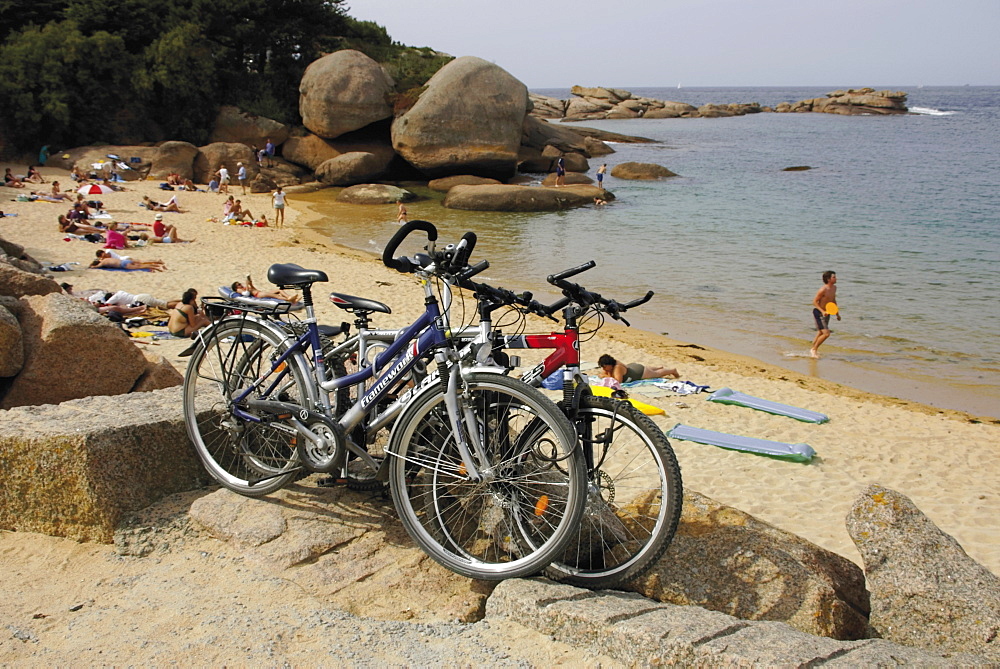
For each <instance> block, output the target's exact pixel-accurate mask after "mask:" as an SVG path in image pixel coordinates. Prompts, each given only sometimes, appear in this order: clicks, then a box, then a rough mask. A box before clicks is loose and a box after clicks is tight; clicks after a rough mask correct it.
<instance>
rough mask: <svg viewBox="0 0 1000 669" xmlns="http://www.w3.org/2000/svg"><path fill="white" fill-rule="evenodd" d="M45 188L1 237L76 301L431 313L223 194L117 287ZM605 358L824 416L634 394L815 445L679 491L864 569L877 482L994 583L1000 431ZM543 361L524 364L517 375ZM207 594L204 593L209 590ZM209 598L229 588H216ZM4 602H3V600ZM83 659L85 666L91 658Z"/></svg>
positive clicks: (683, 357) (710, 454) (126, 205)
mask: <svg viewBox="0 0 1000 669" xmlns="http://www.w3.org/2000/svg"><path fill="white" fill-rule="evenodd" d="M8 166H10V167H12V168H13V171H14V172H15V173H18V172H23V171H24V166H23V165H4V167H8ZM42 174H43V176H44V177H45V178H46V180H47V181H49V182H51V180H52V179H53V178H55V179H58V180H60V182H61V184H62V186H63V188H64V189H70V188H72V183H73V182H72V181H71V180H70V179H69V177H68V174H67V173H66V172H64V171H62V170H56V169H45V168H43V169H42ZM124 186H125V187H126V188H127V189H128V190H127V191H125V192H119V193H112V194H107V195H103V196H100V199H102V200H103V202H104V208H105V210H106V211H107V212H108V213H109V214H110V215H111V216H112V218H113V220H115V221H118V222H139V223H149V224H151V223H152V222H153V213H152V212H149V211H147V210H145V209H143V208H141V207H140V206H139V203H140V202H141V200H142V196H143V195H149V196H150V197H152V198H153V199H154V200H157V199H166V198H165V197H162V196H163V195H164V193H163V191H161V190H160V189H159V188H158V187H157V186H158V182H153V181H146V182H130V183H126V184H124ZM50 188H51V184H42V185H29V187H28V188H25V189H12V188H6V187H4V188H0V209H2V210H3V211H4V212H5V213H6V214H8V216H6V217H4V218H2V219H0V237H3V238H5V239H7V240H10V241H13V242H16V243H18V244H21V245H23V246H24V247H25V248H26V250H27V252H28V253H29V254H30V255H31V256H33V257H34V258H35V259H36V260H38V261H39V262H42V263H43V264H44V263H52V264H60V263H67V262H77V263H80V265H78V266H75V267H76V269H75V270H74V271H70V272H62V273H58V274H55V275H54V276H55V278H56V280H57V281H66V282H69V283H71V284H73V285H74V286H75V288H76V289H88V288H102V289H105V290H109V291H114V290H119V289H122V290H126V291H128V292H131V293H152V294H153V295H154V296H157V297H160V298H163V299H177V298H180V296H181V293H182V292H183V291H184V290H185V289H187V288H189V287H194V288H197V289H198V290H199V292H200V293H201V295H203V296H208V295H216V294H217V289H218V287H219V286H221V285H228V284H230V283H232V282H233V281H236V280H243V279H244V278H245V277H246V276H247V275H248V274H250V275H252V277H253V278H254V280H255V283H256V284H257V285H258V287H263V286H265V285H267V281H266V272H267V268H268V266H269V265H271V264H272V263H276V262H287V263H297V264H299V265H302V266H303V267H309V268H316V269H322V270H323V271H325V272H326V273H327V274H328V275H329V278H330V283H329V284H323V285H318V286H317V289H318V290H317V297H318V299H317V310H318V314H319V317H320V320H321V322H324V323H339V322H340V321H343V320H350V318H349V316H348V315H347V314H344V312H341V311H340V310H338V309H337V308H336V307H334V306H333V305H332V304H331V303H330V302H329V301H328V300H326V299H325V293H326V291H328V290H335V291H338V292H343V293H349V294H353V295H359V296H363V297H367V298H371V299H375V300H379V301H382V302H385V303H387V304H389V305H390V306H391V307H392V310H393V313H392V314H391V315H386V316H384V317H380V318H379V319H378V320H377V321H376V324H377V325H379V326H390V327H392V326H399V325H403V324H406V323H408V322H409V321H410V320H411V319H412V318H413V317H415V316H416V314H418V313H419V311H420V310H421V308H422V304H421V291H420V289H419V287H418V285H417V283H416V281H415V279H414V278H413V277H412V276H405V275H401V274H398V273H396V272H394V271H392V270H389V269H387V268H385V267H384V266H383V265H382V263H381V261H380V260H378V259H377V258H375V257H373V256H368V255H365V254H362V253H359V252H355V251H350V250H347V249H344V248H342V247H338V246H336V244H335V241H336V240H335V239H334V240H327V239H321V238H319V237H317V236H316V234H315V233H313V232H310V231H309V229H308V228H307V224H308V222H309V217H310V213H309V212H308V210H307V209H305V206H304V205H303V204H302V203H297V202H296V199H295V196H294V195H293V196H291V197H290V198H289V209H287V210H286V211H287V220H286V224H285V227H284V228H283V229H280V230H279V229H275V228H249V227H242V226H226V225H223V224H222V223H220V222H214V221H212V220H211V219H212V218H213V217H214V218H217V219H221V215H222V205H223V202H224V200H225V196H224V195H219V194H213V193H205V192H195V193H186V192H185V193H177V195H178V198H179V201H180V206H181V207H182V208H183V209H184V210H185V213H167V214H164V216H165V219H166V221H167V222H168V223H171V224H174V225H176V226H177V228H178V232H179V234H180V236H181V237H182V238H184V239H188V238H194V239H195V240H196V241H195V242H194V243H190V244H153V245H149V246H145V247H142V248H135V249H129V250H128V251H126V253H128V254H129V255H130V256H132V257H133V258H135V259H138V260H148V259H159V260H162V261H163V262H164V263H165V264H166V267H167V268H168V269H167V270H166V271H164V272H143V271H135V272H115V271H102V270H92V269H84V268H85V267H86V266H87V265H88V264H89V263H90V261H91V260H92V259H93V258H94V253H95V251H96V250H97V249H98V248H100V247H99V246H98V245H97V244H91V243H89V242H86V241H80V240H69V241H64V235H62V234H61V233H59V231H58V229H57V225H56V217H57V216H58V215H59V214H62V213H65V211H66V209H68V206H66V205H63V204H53V203H47V202H15V201H12V200H14V199H15V198H16V197H17V196H18V195H20V194H26V193H27V192H28V191H29V190H38V191H39V192H43V191H48V190H49V189H50ZM232 192H234V194H235V195H236V197H237V198H239V199H242V200H243V203H244V206H245V208H247V209H249V210H250V211H251V212H252V213H253V214H255V215H259V213H266V214H267V217H268V219H269V220H272V221H273V214H274V211H273V209H272V208H271V198H270V195H269V194H257V195H251V194H249V193H248V194H246V195H242V194H240V192H239V187H236V188H235V189H232ZM9 214H15V216H9ZM444 241H452V240H444ZM454 241H457V240H454ZM594 288H595V289H599V288H600V287H599V286H594ZM467 314H468V312H467ZM540 327H545V326H540ZM146 329H149V330H164V329H165V328H162V327H157V328H146ZM536 331H539V330H536ZM137 345H141V346H149V347H155V349H156V350H157V352H159V353H161V354H163V355H164V356H165V357H167V358H168V359H169V360H170V361H171V362H172V363H174V365H175V366H176V367H177V368H178V370H180V371H182V372H183V370H184V365H185V360H186V359H185V358H179V357H177V353H178V352H180V351H181V350H182V349H183V348H185V347H186V345H187V343H186V342H185V341H180V340H177V341H157V342H152V343H144V344H137ZM605 352H607V353H611V354H612V355H614V356H615V357H616V358H618V359H619V360H622V361H623V362H633V361H636V362H645V363H655V364H665V365H668V366H671V367H677V368H678V370H679V371H680V374H681V378H682V379H687V380H690V381H692V382H694V383H696V384H703V385H709V386H711V387H712V388H713V389H719V388H724V387H728V388H732V389H733V390H737V391H741V392H743V393H747V394H749V395H754V396H757V397H761V398H765V399H768V400H774V401H777V402H782V403H785V404H789V405H792V406H796V407H802V408H806V409H810V410H813V411H818V412H821V413H824V414H826V415H828V416H829V417H830V421H829V422H828V423H826V424H822V425H816V424H810V423H802V422H798V421H795V420H792V419H789V418H784V417H780V416H774V415H770V414H766V413H762V412H759V411H754V410H752V409H749V408H743V407H736V406H727V405H722V404H717V403H713V402H707V401H705V397H706V396H705V395H688V396H677V395H673V394H655V395H643V394H642V393H639V392H634V393H633V396H634V397H636V398H637V399H640V400H643V401H646V402H648V403H650V404H653V405H656V406H660V407H662V408H664V409H665V410H666V414H665V415H660V416H655V417H654V420H655V421H656V422H657V423H658V424H659V425H660V426H661V427H662V428H663V429H664V430H669V429H670V428H672V427H673V426H674V425H676V424H678V423H683V424H685V425H690V426H694V427H699V428H704V429H709V430H714V431H720V432H727V433H732V434H737V435H746V436H752V437H758V438H763V439H770V440H776V441H781V442H789V443H807V444H809V445H810V446H812V447H813V448H814V449H815V451H816V452H817V454H818V456H817V457H816V458H815V459H814V460H813V461H812V462H811V463H810V464H796V463H790V462H784V461H778V460H774V459H769V458H765V457H759V456H755V455H751V454H746V453H739V452H734V451H728V450H723V449H720V448H716V447H713V446H706V445H700V444H696V443H692V442H686V441H676V440H674V441H672V445H673V447H674V449H675V451H676V453H677V456H678V459H679V461H680V464H681V467H682V470H683V480H684V485H685V487H686V488H689V489H692V490H697V491H698V492H701V493H702V494H704V495H707V496H709V497H712V498H714V499H716V500H718V501H720V502H722V503H724V504H729V505H732V506H734V507H737V508H739V509H741V510H743V511H746V512H748V513H750V514H753V515H754V516H756V517H758V518H760V519H762V520H765V521H767V522H769V523H772V524H774V525H776V526H778V527H780V528H782V529H784V530H787V531H789V532H793V533H795V534H798V535H800V536H802V537H804V538H806V539H808V540H810V541H812V542H814V543H816V544H818V545H819V546H822V547H823V548H826V549H828V550H831V551H833V552H836V553H838V554H840V555H843V556H844V557H846V558H848V559H850V560H852V561H854V562H855V563H857V564H859V565H860V564H861V559H860V556H859V554H858V552H857V550H856V549H855V547H854V544H853V542H852V541H851V539H850V537H849V536H848V534H847V531H846V529H845V527H844V518H845V515H846V514H847V512H848V510H849V508H850V506H851V504H852V502H853V501H854V499H855V498H856V496H857V495H858V493H859V492H860V491H861V490H862V489H863V488H864V487H865V486H866V485H868V484H870V483H879V484H881V485H884V486H886V487H889V488H892V489H894V490H897V491H899V492H901V493H903V494H905V495H907V496H909V497H910V498H911V499H912V500H913V501H914V503H915V504H916V505H917V506H918V507H919V508H920V509H922V510H923V511H924V512H925V513H926V514H927V515H928V516H929V517H930V518H931V519H932V520H933V521H934V522H935V523H936V524H937V525H938V526H939V527H940V528H941V529H942V530H943V531H945V532H947V533H948V534H950V535H952V536H954V537H955V539H956V540H957V541H958V542H959V543H960V544H961V545H962V546H963V547H964V548H965V550H966V552H967V553H968V554H969V555H970V556H971V557H972V558H973V559H975V560H977V561H978V562H980V563H981V564H983V565H984V566H986V567H987V568H989V569H990V570H992V571H993V572H994V573H997V574H1000V519H998V518H997V515H996V513H995V509H996V508H998V507H1000V463H998V462H996V461H993V459H992V457H993V456H994V455H995V451H996V446H997V444H998V443H1000V421H996V420H993V419H987V418H982V419H978V418H977V417H975V416H971V415H969V414H964V413H962V412H956V411H945V410H940V409H936V408H933V407H929V406H925V405H921V404H916V403H912V402H906V401H902V400H897V399H892V398H887V397H881V396H877V395H872V394H869V393H865V392H862V391H859V390H855V389H852V388H849V387H846V386H842V385H838V384H836V383H832V382H828V381H823V380H819V379H815V378H810V377H806V376H802V375H798V374H796V373H793V372H790V371H787V370H784V369H781V368H778V367H773V366H770V365H767V364H764V363H761V362H759V361H756V360H753V359H750V358H744V357H740V356H736V355H732V354H728V353H726V352H724V351H720V350H713V349H708V348H705V347H702V346H699V345H697V342H680V341H675V340H671V339H669V338H666V337H663V336H659V335H655V334H652V333H648V332H642V331H638V330H635V329H629V328H625V327H622V326H617V325H608V326H606V327H605V328H604V329H603V330H601V332H600V333H599V334H598V336H597V337H595V338H594V339H591V340H590V341H587V342H585V344H584V347H583V357H584V360H585V361H591V362H592V363H594V362H595V361H596V360H597V358H598V356H599V355H600V354H602V353H605ZM537 359H538V358H537V357H531V356H524V364H525V365H529V364H532V363H533V362H534V361H536V360H537ZM594 366H596V365H594ZM107 552H108V549H107V547H102V546H78V545H76V544H73V542H68V541H65V540H53V539H49V538H45V537H33V536H32V535H27V536H25V535H22V536H17V537H15V536H13V535H11V534H10V533H0V554H3V555H5V557H6V558H7V559H8V560H10V559H12V558H14V559H17V560H18V561H19V562H23V563H24V564H25V565H40V564H45V563H49V562H52V561H53V560H55V562H58V563H59V564H62V565H63V566H62V567H61V568H60V569H59V570H58V571H56V572H50V573H49V574H48V575H47V578H49V579H55V580H59V579H65V581H66V583H73V582H75V579H76V578H77V577H76V576H75V575H74V567H73V564H74V561H75V560H76V559H77V558H78V557H79V558H80V559H81V560H82V562H81V564H82V565H87V566H86V567H82V568H85V569H87V570H89V571H88V572H87V576H88V577H91V576H95V575H96V573H97V572H99V571H100V569H99V568H98V567H97V566H95V565H96V563H94V560H97V561H98V562H100V558H96V557H93V555H97V554H103V555H106V554H107ZM88 556H89V557H88ZM104 564H105V566H106V567H107V569H109V570H113V569H115V568H116V567H115V565H114V560H112V559H109V558H104ZM191 566H192V567H194V566H195V565H191ZM26 568H27V567H26ZM168 574H169V573H168V572H166V571H165V572H164V579H165V580H164V588H170V587H172V586H171V584H170V583H169V582H167V579H168ZM0 585H3V584H0ZM210 585H211V584H209V583H206V584H205V587H210ZM215 587H218V588H220V589H221V588H225V587H226V586H225V585H223V584H222V583H221V582H219V583H217V584H216V586H215ZM3 590H4V591H8V590H7V588H6V587H5V586H4V587H3ZM8 592H9V591H8ZM25 596H28V595H25ZM108 623H109V624H111V621H108ZM179 636H182V635H179ZM6 648H7V647H6V646H4V645H3V644H0V661H8V662H9V661H13V660H14V658H16V655H10V654H5V652H4V650H5V649H6ZM88 657H89V659H90V661H94V660H95V659H96V656H88ZM162 659H163V660H165V659H166V658H162ZM202 659H203V660H205V661H217V660H218V659H219V658H211V657H207V656H206V657H204V658H202ZM539 659H540V658H539ZM552 660H553V658H552V657H549V658H548V661H552ZM98 661H100V660H98ZM110 661H114V660H110ZM119 661H121V658H119ZM540 661H541V660H540ZM566 661H569V660H568V659H567V660H566Z"/></svg>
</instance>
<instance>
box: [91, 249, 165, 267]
mask: <svg viewBox="0 0 1000 669" xmlns="http://www.w3.org/2000/svg"><path fill="white" fill-rule="evenodd" d="M97 253H98V257H97V260H94V261H93V262H91V263H90V269H148V270H151V271H153V272H162V271H163V270H165V269H167V266H166V265H164V264H163V261H162V260H133V259H132V258H130V257H128V256H117V257H116V256H113V255H111V254H110V253H108V252H107V251H98V252H97Z"/></svg>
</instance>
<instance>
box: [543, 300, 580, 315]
mask: <svg viewBox="0 0 1000 669" xmlns="http://www.w3.org/2000/svg"><path fill="white" fill-rule="evenodd" d="M572 301H573V300H572V298H569V297H562V298H560V299H558V300H556V301H555V302H553V303H552V304H550V305H548V306H546V307H543V311H545V314H546V315H547V316H552V314H554V313H555V312H557V311H559V310H560V309H564V308H566V307H567V306H569V304H570V302H572Z"/></svg>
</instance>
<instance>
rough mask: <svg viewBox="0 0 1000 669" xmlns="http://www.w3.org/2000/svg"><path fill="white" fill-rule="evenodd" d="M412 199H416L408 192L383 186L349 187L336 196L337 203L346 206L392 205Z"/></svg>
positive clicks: (362, 185) (360, 185)
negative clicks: (346, 204) (345, 203)
mask: <svg viewBox="0 0 1000 669" xmlns="http://www.w3.org/2000/svg"><path fill="white" fill-rule="evenodd" d="M413 199H416V196H415V195H414V194H413V193H411V192H410V191H408V190H405V189H403V188H399V187H398V186H387V185H384V184H359V185H357V186H351V187H350V188H345V189H344V190H342V191H340V194H339V195H338V196H337V202H347V203H348V204H392V203H394V202H397V201H399V200H402V201H403V202H409V201H410V200H413Z"/></svg>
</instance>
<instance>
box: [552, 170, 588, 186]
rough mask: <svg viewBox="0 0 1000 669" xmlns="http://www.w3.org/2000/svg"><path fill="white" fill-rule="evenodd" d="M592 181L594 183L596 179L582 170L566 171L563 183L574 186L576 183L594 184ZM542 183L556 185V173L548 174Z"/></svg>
mask: <svg viewBox="0 0 1000 669" xmlns="http://www.w3.org/2000/svg"><path fill="white" fill-rule="evenodd" d="M592 183H594V180H593V179H591V178H590V177H588V176H587V175H586V174H583V173H581V172H566V176H564V177H563V184H565V185H567V186H572V185H575V184H592ZM542 185H543V186H555V185H556V175H555V174H549V175H547V176H546V177H545V178H544V179H542Z"/></svg>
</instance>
